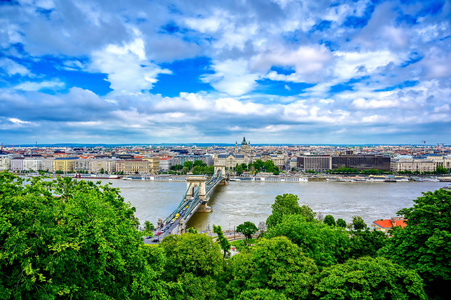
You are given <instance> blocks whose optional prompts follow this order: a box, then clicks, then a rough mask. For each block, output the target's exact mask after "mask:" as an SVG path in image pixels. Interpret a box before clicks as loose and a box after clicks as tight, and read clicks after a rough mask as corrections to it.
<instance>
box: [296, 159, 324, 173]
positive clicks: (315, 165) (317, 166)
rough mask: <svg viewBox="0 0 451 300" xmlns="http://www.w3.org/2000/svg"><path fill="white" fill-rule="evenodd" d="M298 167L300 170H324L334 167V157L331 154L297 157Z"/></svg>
mask: <svg viewBox="0 0 451 300" xmlns="http://www.w3.org/2000/svg"><path fill="white" fill-rule="evenodd" d="M297 168H298V169H299V170H300V171H308V170H313V171H317V172H323V171H326V170H330V169H332V157H330V156H329V155H305V156H299V157H298V158H297Z"/></svg>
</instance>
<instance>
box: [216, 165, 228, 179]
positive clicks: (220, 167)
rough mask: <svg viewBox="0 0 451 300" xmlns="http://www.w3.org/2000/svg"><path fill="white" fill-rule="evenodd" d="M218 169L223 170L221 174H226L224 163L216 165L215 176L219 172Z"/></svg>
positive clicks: (223, 175)
mask: <svg viewBox="0 0 451 300" xmlns="http://www.w3.org/2000/svg"><path fill="white" fill-rule="evenodd" d="M218 171H221V176H222V177H225V176H226V169H225V166H224V165H215V174H214V175H213V176H216V175H217V174H218Z"/></svg>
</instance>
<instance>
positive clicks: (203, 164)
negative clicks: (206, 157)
mask: <svg viewBox="0 0 451 300" xmlns="http://www.w3.org/2000/svg"><path fill="white" fill-rule="evenodd" d="M193 166H194V167H206V166H207V164H206V163H204V162H203V161H201V160H200V159H198V160H195V161H194V164H193Z"/></svg>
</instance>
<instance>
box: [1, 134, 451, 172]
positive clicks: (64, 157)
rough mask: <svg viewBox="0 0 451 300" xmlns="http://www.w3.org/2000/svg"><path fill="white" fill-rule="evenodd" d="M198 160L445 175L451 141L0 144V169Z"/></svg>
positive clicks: (165, 165)
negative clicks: (380, 142) (92, 144)
mask: <svg viewBox="0 0 451 300" xmlns="http://www.w3.org/2000/svg"><path fill="white" fill-rule="evenodd" d="M258 160H260V161H262V162H263V163H264V162H267V161H270V162H272V166H273V167H274V168H273V169H272V170H268V171H270V172H265V171H267V170H262V169H259V170H256V169H255V168H254V169H252V170H250V169H248V166H249V165H251V166H252V165H253V164H254V163H255V162H256V161H258ZM196 161H201V162H202V164H204V165H205V166H214V165H221V166H225V168H226V170H227V171H229V173H230V174H231V175H238V176H240V175H252V176H253V175H256V174H258V173H260V175H262V174H263V175H291V174H303V175H309V174H316V173H327V172H331V171H334V170H339V171H340V170H342V171H343V172H342V173H346V171H347V173H352V171H354V173H358V172H362V171H363V173H365V172H366V173H367V174H371V173H374V174H377V173H379V172H380V173H385V174H389V173H390V174H397V175H398V174H403V175H434V174H436V175H443V174H449V172H450V170H451V146H449V145H445V144H437V145H426V144H424V145H414V146H412V145H378V146H334V145H329V146H328V145H320V146H315V145H305V146H302V145H292V146H271V145H266V146H260V145H257V146H253V145H251V143H250V141H246V137H243V139H242V140H241V141H240V142H239V143H238V141H236V142H235V145H234V146H214V145H212V146H202V145H200V146H196V145H193V146H152V145H147V146H145V145H140V146H115V147H113V146H110V147H108V146H91V147H82V146H72V147H67V146H66V147H61V146H56V147H52V146H47V147H44V146H43V147H40V146H26V147H20V146H18V147H17V146H7V147H3V146H2V148H1V150H0V171H4V170H9V171H11V172H17V173H36V172H38V171H41V172H49V173H56V174H58V173H60V174H63V173H64V174H77V173H79V174H95V175H99V174H110V175H116V174H119V175H149V176H150V175H162V174H184V175H186V174H187V173H191V174H192V171H193V170H192V168H190V169H189V170H182V168H180V169H174V166H183V165H184V164H185V162H191V165H192V166H194V165H195V162H196ZM243 166H244V169H243ZM237 167H238V170H237ZM343 168H345V169H346V168H347V169H354V170H344V169H343ZM204 171H205V172H207V169H205V170H204ZM237 172H238V174H237ZM205 174H207V173H205ZM144 178H145V177H144Z"/></svg>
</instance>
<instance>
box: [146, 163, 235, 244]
mask: <svg viewBox="0 0 451 300" xmlns="http://www.w3.org/2000/svg"><path fill="white" fill-rule="evenodd" d="M226 180H227V178H226V171H225V166H215V171H214V174H213V176H212V177H211V178H210V179H209V180H207V176H205V175H191V176H188V177H187V178H186V185H187V189H186V192H185V195H184V196H183V198H182V201H180V204H179V205H178V206H177V208H176V209H174V211H173V212H172V213H171V214H170V215H169V216H168V217H167V218H166V219H164V220H162V219H159V220H158V225H157V227H156V229H155V231H154V237H153V239H152V241H155V239H156V240H157V241H160V240H162V239H163V238H164V237H165V236H167V235H169V234H181V233H184V232H185V231H186V224H187V223H188V221H189V220H190V219H191V217H192V216H193V215H194V213H196V212H211V211H212V209H211V207H209V206H207V204H208V201H209V200H210V196H211V194H212V193H213V191H214V189H215V187H216V186H218V185H222V184H226V183H227V181H226Z"/></svg>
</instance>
